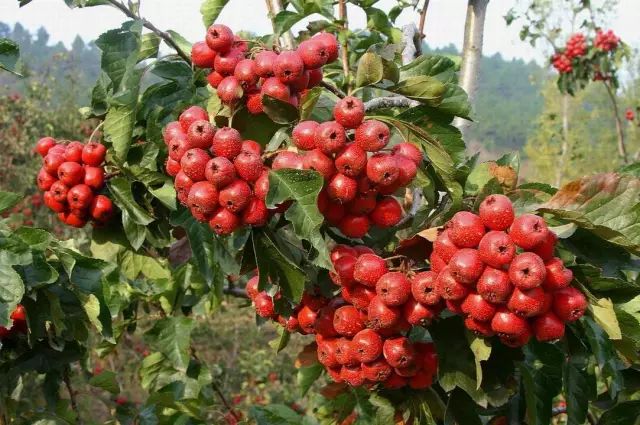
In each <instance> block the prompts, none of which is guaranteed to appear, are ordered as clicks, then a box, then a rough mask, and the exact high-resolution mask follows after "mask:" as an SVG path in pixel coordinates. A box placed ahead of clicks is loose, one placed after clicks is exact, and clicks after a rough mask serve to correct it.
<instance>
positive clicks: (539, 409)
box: [520, 341, 564, 425]
mask: <svg viewBox="0 0 640 425" xmlns="http://www.w3.org/2000/svg"><path fill="white" fill-rule="evenodd" d="M524 354H525V361H524V362H523V363H522V364H521V365H520V371H521V373H522V382H523V384H524V392H525V400H526V403H527V423H528V424H529V425H548V424H549V423H550V421H551V407H552V403H553V399H554V397H556V396H557V395H558V394H559V393H560V390H561V388H562V363H563V360H564V357H563V354H562V352H561V351H560V350H559V349H558V348H557V347H556V346H554V345H551V344H545V343H539V342H536V341H532V342H530V343H529V344H527V345H526V346H525V347H524Z"/></svg>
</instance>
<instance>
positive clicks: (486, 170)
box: [464, 162, 495, 196]
mask: <svg viewBox="0 0 640 425" xmlns="http://www.w3.org/2000/svg"><path fill="white" fill-rule="evenodd" d="M490 169H491V163H489V162H481V163H480V164H478V165H476V166H475V167H473V169H472V170H471V173H470V174H469V176H468V177H467V180H466V181H465V183H464V194H465V195H467V196H475V195H478V194H479V193H480V192H481V191H482V189H484V187H485V186H486V185H487V184H489V182H491V181H492V180H495V178H494V177H493V174H492V173H491V171H490Z"/></svg>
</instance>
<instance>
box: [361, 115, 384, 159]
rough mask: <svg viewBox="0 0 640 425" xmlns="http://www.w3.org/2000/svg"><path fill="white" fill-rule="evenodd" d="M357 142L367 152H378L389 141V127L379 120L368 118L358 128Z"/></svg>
mask: <svg viewBox="0 0 640 425" xmlns="http://www.w3.org/2000/svg"><path fill="white" fill-rule="evenodd" d="M355 143H356V144H357V145H358V146H360V147H361V148H362V149H364V150H365V151H367V152H377V151H379V150H380V149H382V148H384V147H385V146H387V143H389V127H387V125H386V124H384V123H383V122H380V121H377V120H367V121H364V122H363V123H362V124H360V125H359V126H358V128H357V129H356V138H355Z"/></svg>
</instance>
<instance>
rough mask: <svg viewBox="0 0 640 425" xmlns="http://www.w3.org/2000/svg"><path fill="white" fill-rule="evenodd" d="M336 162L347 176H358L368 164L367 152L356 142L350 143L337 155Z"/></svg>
mask: <svg viewBox="0 0 640 425" xmlns="http://www.w3.org/2000/svg"><path fill="white" fill-rule="evenodd" d="M335 164H336V168H337V169H338V171H339V172H341V173H342V174H344V175H345V176H348V177H357V176H359V175H360V173H362V171H363V170H364V169H365V167H366V166H367V153H366V152H365V151H363V150H362V149H361V148H360V147H359V146H358V145H356V144H355V143H350V144H348V145H347V146H345V147H344V148H343V149H342V150H341V151H340V152H339V153H338V154H337V155H336V159H335Z"/></svg>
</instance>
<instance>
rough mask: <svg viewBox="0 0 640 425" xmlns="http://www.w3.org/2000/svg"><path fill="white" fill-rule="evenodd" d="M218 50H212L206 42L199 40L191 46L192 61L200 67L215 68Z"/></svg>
mask: <svg viewBox="0 0 640 425" xmlns="http://www.w3.org/2000/svg"><path fill="white" fill-rule="evenodd" d="M215 58H216V51H215V50H212V49H211V48H210V47H209V46H208V45H207V43H206V42H204V41H198V42H196V43H194V44H193V46H191V62H193V64H194V65H195V66H197V67H198V68H213V61H214V60H215Z"/></svg>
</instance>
